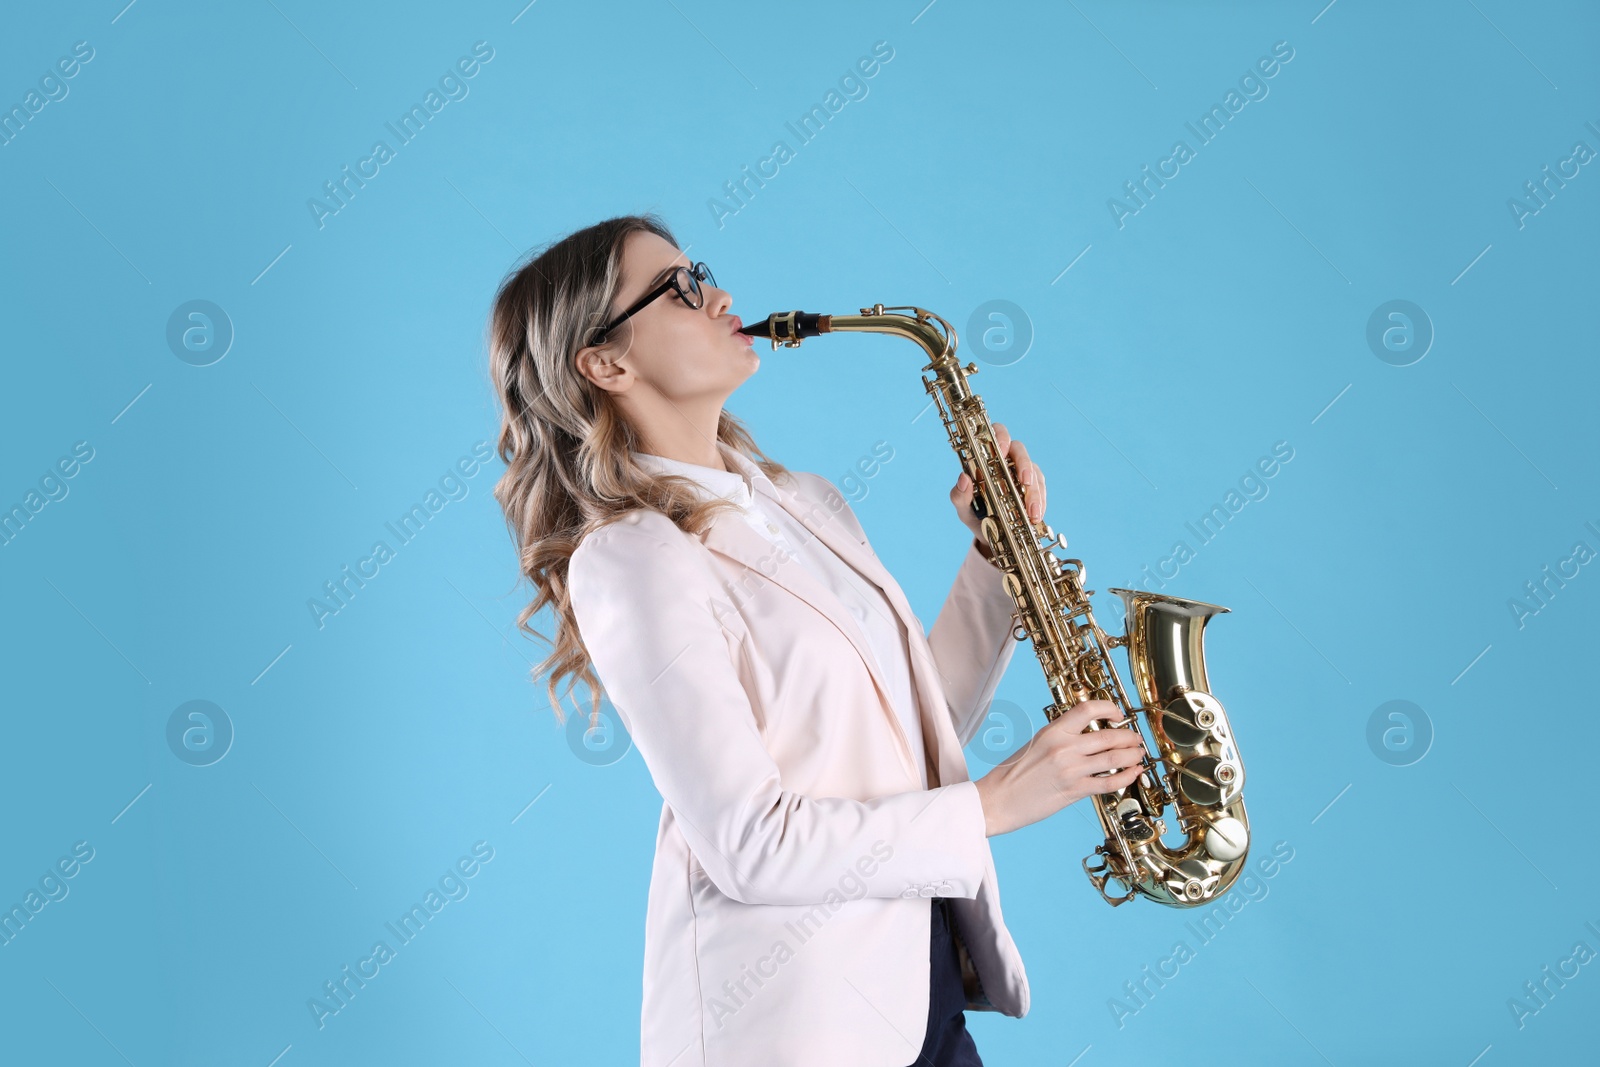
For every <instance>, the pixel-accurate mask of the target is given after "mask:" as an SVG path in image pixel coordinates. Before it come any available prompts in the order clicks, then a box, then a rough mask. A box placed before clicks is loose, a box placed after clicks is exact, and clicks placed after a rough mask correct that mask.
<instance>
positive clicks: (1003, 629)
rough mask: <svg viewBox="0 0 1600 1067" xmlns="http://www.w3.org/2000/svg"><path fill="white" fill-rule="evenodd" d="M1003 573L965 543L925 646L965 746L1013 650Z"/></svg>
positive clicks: (972, 544) (971, 544) (1011, 608)
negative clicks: (947, 594) (947, 593)
mask: <svg viewBox="0 0 1600 1067" xmlns="http://www.w3.org/2000/svg"><path fill="white" fill-rule="evenodd" d="M1002 577H1003V576H1002V573H1001V571H1000V568H999V567H996V566H995V565H994V564H993V563H991V562H989V561H988V560H987V559H985V558H984V555H983V553H982V552H981V551H980V550H979V549H978V543H977V541H976V540H974V541H972V542H969V544H968V546H967V554H966V556H965V557H964V558H963V559H962V561H961V568H960V569H959V570H957V571H956V580H955V584H954V585H952V586H951V587H950V595H949V596H947V597H945V601H944V606H943V607H941V608H940V609H939V615H938V617H937V618H936V619H934V620H933V629H932V630H930V631H929V632H928V647H929V649H930V650H932V652H933V662H934V664H935V665H936V666H937V668H938V670H939V678H940V681H941V682H942V683H943V685H944V693H945V699H946V701H947V703H948V704H949V707H950V717H951V719H952V720H953V721H954V723H955V727H956V738H957V740H958V741H960V743H961V745H962V747H963V748H965V747H966V745H967V742H969V741H971V740H972V736H973V735H974V734H975V733H977V732H978V727H979V726H981V725H982V724H983V719H984V714H985V713H986V712H987V711H988V709H989V702H990V701H992V700H993V699H994V694H995V690H996V689H998V688H999V687H1000V679H1001V678H1002V677H1003V676H1004V675H1005V672H1006V667H1007V666H1008V665H1009V664H1010V663H1011V657H1012V655H1013V654H1015V652H1016V649H1017V642H1016V640H1015V639H1013V638H1012V636H1011V633H1012V629H1013V627H1014V626H1015V625H1016V623H1015V621H1014V620H1013V619H1012V613H1013V612H1014V611H1015V610H1016V604H1015V603H1014V602H1013V601H1012V599H1011V594H1010V593H1008V592H1006V589H1005V585H1004V584H1003V582H1002Z"/></svg>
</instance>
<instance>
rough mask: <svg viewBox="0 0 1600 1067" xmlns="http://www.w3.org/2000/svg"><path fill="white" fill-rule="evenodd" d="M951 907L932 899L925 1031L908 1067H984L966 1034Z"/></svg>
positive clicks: (959, 965)
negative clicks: (951, 928)
mask: <svg viewBox="0 0 1600 1067" xmlns="http://www.w3.org/2000/svg"><path fill="white" fill-rule="evenodd" d="M949 908H950V905H949V903H948V902H946V901H945V900H944V898H942V897H934V898H933V921H932V922H931V923H930V924H929V925H930V927H931V928H932V938H931V944H930V946H929V948H928V1030H927V1035H926V1036H925V1037H924V1038H923V1041H922V1051H921V1052H920V1053H919V1054H918V1055H917V1059H916V1062H915V1063H912V1064H910V1065H909V1067H983V1061H982V1060H981V1059H979V1058H978V1046H977V1045H976V1044H974V1043H973V1040H972V1035H971V1034H970V1033H968V1032H967V1016H966V1013H965V1012H964V1011H963V1009H964V1008H965V1007H966V1003H967V995H966V992H965V991H964V990H963V989H962V988H961V958H960V957H959V956H958V955H957V954H956V942H955V936H954V935H953V934H952V933H951V932H950V912H949Z"/></svg>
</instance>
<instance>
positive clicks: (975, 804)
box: [883, 781, 990, 900]
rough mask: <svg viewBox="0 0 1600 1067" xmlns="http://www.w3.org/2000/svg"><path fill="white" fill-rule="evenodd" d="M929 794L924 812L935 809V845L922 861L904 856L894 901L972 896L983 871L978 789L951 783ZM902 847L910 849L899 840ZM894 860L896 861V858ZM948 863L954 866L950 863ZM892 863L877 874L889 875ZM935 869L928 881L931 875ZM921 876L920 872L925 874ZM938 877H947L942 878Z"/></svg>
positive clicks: (984, 836) (985, 841) (985, 859)
mask: <svg viewBox="0 0 1600 1067" xmlns="http://www.w3.org/2000/svg"><path fill="white" fill-rule="evenodd" d="M929 793H930V794H932V795H934V800H933V803H931V804H930V805H929V808H930V809H935V810H936V811H937V814H938V819H937V843H934V844H931V847H930V848H929V852H928V854H927V855H926V857H924V856H922V855H918V854H916V851H913V853H912V854H910V855H907V856H905V857H904V861H903V866H902V870H905V871H906V874H905V875H904V876H902V879H901V882H900V885H901V889H900V896H902V897H965V898H967V899H969V900H970V899H972V898H974V897H976V896H977V895H978V887H979V886H980V885H982V884H983V877H984V874H985V872H986V871H987V870H988V868H989V863H990V858H989V835H988V832H987V828H986V824H985V822H984V818H983V799H982V798H981V797H980V796H979V795H978V784H977V783H976V782H972V781H963V782H953V783H951V784H950V785H947V786H940V787H938V788H936V789H933V790H930V791H929ZM901 840H902V846H901V847H902V848H904V847H906V846H907V845H910V844H911V841H910V840H907V839H904V838H903V839H901ZM896 858H899V857H896ZM952 860H953V861H954V862H952ZM894 867H895V863H894V861H893V860H890V861H889V862H886V863H885V864H884V865H883V869H884V870H885V871H886V872H887V871H892V870H894ZM935 870H938V871H939V872H940V876H939V877H938V878H934V877H932V876H931V872H932V871H935ZM925 872H926V873H925ZM944 872H949V873H948V875H946V874H945V873H944Z"/></svg>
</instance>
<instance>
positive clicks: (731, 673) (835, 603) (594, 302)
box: [490, 216, 1143, 1067]
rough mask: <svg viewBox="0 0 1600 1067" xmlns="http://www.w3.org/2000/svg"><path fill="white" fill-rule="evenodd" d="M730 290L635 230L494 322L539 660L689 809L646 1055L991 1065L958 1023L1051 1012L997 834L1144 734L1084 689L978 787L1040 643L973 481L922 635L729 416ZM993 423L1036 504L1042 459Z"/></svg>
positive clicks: (603, 237) (1128, 759) (595, 246)
mask: <svg viewBox="0 0 1600 1067" xmlns="http://www.w3.org/2000/svg"><path fill="white" fill-rule="evenodd" d="M732 303H733V299H732V297H731V296H729V294H728V293H727V292H726V291H724V290H722V289H719V288H717V286H716V283H715V280H714V278H713V276H712V274H711V272H710V270H709V269H707V268H706V267H705V265H704V264H700V263H690V262H689V260H688V259H687V258H686V257H685V256H684V255H683V253H682V252H680V251H679V249H678V246H677V243H676V241H675V240H674V239H673V236H672V234H671V232H670V231H669V230H668V229H667V228H666V226H665V225H664V224H663V223H662V222H661V221H660V220H659V219H657V218H655V217H654V216H626V217H622V218H615V219H609V220H607V221H605V222H602V223H599V224H598V225H595V226H591V227H589V228H588V229H584V230H580V231H578V232H577V233H574V234H572V235H570V236H568V237H566V238H565V239H563V240H561V241H559V242H557V243H555V244H554V245H552V246H550V247H549V248H548V249H547V250H545V251H544V252H543V253H541V254H539V255H538V256H537V257H536V258H534V259H532V260H531V261H529V262H527V263H526V265H524V266H522V267H520V269H517V270H515V271H513V272H512V273H511V274H510V275H509V276H508V277H507V279H506V281H505V283H504V284H503V285H502V287H501V289H500V291H499V293H498V294H497V296H496V298H495V302H494V311H493V319H492V322H491V337H490V358H491V363H492V372H493V377H494V382H495V386H496V388H497V390H498V392H499V396H500V401H501V404H502V405H503V422H502V426H501V431H500V438H499V452H500V456H501V458H502V459H503V460H504V461H505V464H506V471H505V474H504V476H503V477H502V478H501V479H500V481H499V483H498V484H497V485H496V487H495V497H496V499H498V500H499V501H500V503H501V506H502V507H503V508H504V510H505V514H506V519H507V522H508V524H509V526H510V528H511V532H512V535H513V538H514V540H515V541H516V543H517V546H518V549H519V551H520V555H521V570H522V573H523V574H524V575H526V576H527V577H528V578H529V580H530V581H531V582H532V584H533V586H534V588H535V589H536V591H537V593H536V597H535V599H534V600H533V602H532V603H531V604H529V605H528V607H527V608H526V609H525V610H524V611H523V612H522V613H521V616H520V618H519V620H518V623H519V625H520V626H521V627H522V628H523V629H525V630H527V631H528V632H529V633H532V634H534V635H535V636H542V635H539V634H538V632H537V631H536V630H533V629H532V627H530V626H529V625H528V620H529V619H530V618H531V617H532V616H533V615H534V614H535V613H536V612H538V611H539V610H540V609H542V608H544V607H549V608H550V609H551V611H552V614H553V617H554V622H555V636H554V638H553V640H551V641H550V644H551V646H552V651H551V655H550V656H549V658H548V659H547V660H546V661H545V662H544V663H542V664H541V665H540V666H539V667H538V668H537V670H536V672H535V674H536V677H537V675H538V674H543V673H545V672H546V671H548V678H547V682H546V684H547V687H548V692H549V695H550V698H551V705H552V707H553V708H556V709H559V708H560V707H561V702H560V700H559V699H558V698H557V692H556V689H557V683H558V682H559V681H560V680H561V679H563V678H565V679H567V680H568V681H567V689H566V692H567V693H568V694H570V693H571V692H572V688H573V685H574V683H575V682H576V681H579V680H581V681H583V682H584V683H585V684H586V685H587V686H588V687H589V689H590V692H591V695H592V702H591V705H590V707H591V713H592V714H594V715H598V711H599V690H600V689H601V688H602V686H603V688H604V690H605V691H606V693H607V694H608V695H609V697H610V699H611V702H612V704H613V706H614V707H615V709H616V711H617V714H618V716H619V717H620V718H621V719H622V723H623V725H624V726H625V727H626V729H627V730H628V732H629V735H630V736H631V738H632V740H633V743H634V744H635V745H636V746H637V747H638V749H639V754H640V755H641V756H642V757H643V759H644V762H645V766H646V767H647V768H648V770H649V772H650V775H651V777H652V779H653V780H654V782H655V785H656V788H657V789H658V790H659V791H660V793H661V796H662V798H663V800H664V803H663V805H662V809H661V821H660V827H659V832H658V837H657V841H656V855H655V863H654V867H653V872H652V876H651V882H650V894H649V903H648V906H647V912H646V918H645V934H644V954H645V974H644V992H643V1010H642V1033H641V1041H640V1047H641V1062H642V1063H643V1064H647V1065H651V1067H668V1065H671V1067H690V1065H708V1067H709V1065H738V1067H747V1065H750V1064H762V1065H763V1067H773V1065H785V1064H795V1065H801V1064H804V1065H807V1067H810V1065H815V1064H828V1065H830V1067H851V1065H860V1067H901V1065H904V1064H909V1063H916V1064H934V1065H945V1064H961V1065H971V1064H979V1063H980V1061H979V1059H978V1054H977V1051H976V1049H975V1048H974V1046H973V1041H972V1037H971V1035H970V1034H969V1033H968V1032H967V1030H966V1027H965V1016H964V1015H963V1010H964V1009H967V1008H972V1009H975V1010H987V1011H999V1012H1002V1013H1004V1014H1006V1015H1011V1016H1016V1017H1020V1016H1022V1015H1023V1014H1025V1013H1026V1012H1027V1010H1028V982H1027V976H1026V974H1025V972H1024V970H1023V965H1022V959H1021V957H1020V955H1019V954H1018V952H1017V949H1016V946H1015V944H1014V943H1013V942H1012V939H1011V936H1010V934H1009V933H1008V932H1007V930H1006V926H1005V922H1004V920H1003V918H1002V916H1001V912H1000V893H999V886H998V881H997V878H996V875H995V870H994V863H993V859H992V857H991V855H990V851H989V844H988V838H989V837H992V836H994V835H995V834H1002V833H1007V832H1009V831H1012V830H1015V829H1018V828H1019V827H1022V826H1026V825H1029V824H1030V823H1033V822H1037V821H1038V820H1040V819H1043V818H1045V817H1046V816H1048V815H1050V814H1052V813H1054V812H1056V811H1058V810H1060V809H1061V808H1063V807H1065V806H1066V805H1067V804H1070V803H1072V802H1073V801H1075V800H1078V799H1080V798H1082V797H1085V796H1088V795H1091V794H1093V793H1097V792H1108V791H1110V790H1112V789H1117V788H1120V787H1122V786H1124V785H1126V784H1128V783H1129V782H1131V781H1132V780H1133V779H1134V777H1136V776H1137V774H1138V772H1139V769H1140V768H1139V766H1138V765H1137V764H1136V763H1134V762H1133V761H1134V760H1137V759H1140V758H1142V757H1143V752H1142V751H1140V752H1137V753H1135V751H1134V746H1138V745H1139V744H1140V742H1139V740H1138V738H1137V736H1136V735H1135V734H1134V733H1133V732H1132V731H1127V730H1103V731H1095V732H1090V733H1084V732H1083V730H1084V727H1085V726H1086V725H1087V724H1088V723H1089V722H1090V721H1091V720H1092V719H1096V718H1112V717H1114V716H1116V715H1117V711H1116V708H1115V707H1114V706H1113V705H1111V704H1109V703H1106V702H1104V701H1086V702H1084V703H1082V704H1080V705H1078V706H1077V707H1075V708H1074V709H1073V710H1072V711H1071V712H1070V713H1068V714H1067V715H1064V716H1061V717H1060V718H1058V719H1057V720H1056V721H1055V722H1053V723H1051V724H1050V725H1048V726H1046V727H1045V728H1044V729H1042V730H1040V731H1039V733H1038V734H1037V735H1036V736H1035V737H1034V739H1033V740H1032V741H1031V742H1030V743H1029V744H1028V745H1027V746H1025V747H1024V748H1023V750H1022V751H1021V752H1019V753H1018V754H1017V755H1016V756H1014V757H1013V758H1011V759H1009V760H1007V761H1006V762H1005V763H1004V764H1002V765H1001V766H999V767H997V768H995V769H994V770H993V771H991V772H990V773H989V774H987V775H986V776H985V777H984V778H983V779H982V780H980V781H978V782H972V781H971V780H969V778H968V774H967V768H966V762H965V759H964V757H963V756H962V752H961V748H962V746H963V745H964V744H965V743H966V742H967V741H968V740H969V739H970V738H971V736H972V735H973V734H974V733H975V732H976V731H977V729H978V727H979V726H980V724H981V721H982V719H983V716H984V713H985V710H986V708H987V706H988V704H989V701H990V699H991V698H992V696H993V694H994V691H995V688H996V687H997V686H998V685H999V681H1000V676H1001V674H1002V672H1003V671H1004V669H1005V667H1006V665H1007V663H1008V662H1009V660H1010V657H1011V654H1012V651H1013V649H1014V647H1015V644H1016V642H1015V641H1013V640H1012V638H1011V629H1012V625H1013V624H1012V608H1013V605H1012V603H1011V599H1010V597H1009V595H1008V594H1007V593H1006V592H1005V590H1004V588H1003V587H1002V585H1001V575H1000V572H999V570H998V569H997V568H996V567H995V566H994V565H993V564H991V563H990V562H989V561H988V546H987V545H986V544H985V543H984V541H983V538H982V534H981V532H980V528H979V525H978V520H977V517H976V516H975V514H974V513H973V511H972V508H971V501H972V493H973V487H972V484H971V482H970V479H969V478H968V477H967V475H966V474H965V473H963V474H962V475H961V476H960V478H959V479H958V480H957V482H956V484H955V487H954V488H952V489H951V490H950V501H951V503H952V504H953V505H954V508H955V511H956V515H957V518H958V519H959V520H960V521H961V522H962V523H963V524H964V525H966V526H967V527H968V528H969V529H970V530H972V531H973V533H974V535H975V536H974V540H973V542H972V544H971V545H970V547H969V548H968V550H967V552H966V554H965V557H964V558H963V560H962V561H961V563H960V566H959V567H958V568H957V570H956V574H955V582H954V585H953V587H952V588H951V591H950V594H949V596H948V598H947V599H946V600H945V603H944V606H943V608H942V609H941V611H940V613H939V615H938V618H937V619H936V620H935V622H934V625H933V629H932V630H931V631H929V632H928V633H927V634H926V635H925V634H924V632H923V627H922V624H921V622H920V620H919V619H918V618H917V617H916V616H915V615H914V614H912V612H911V608H910V605H909V604H908V603H907V601H906V598H905V596H904V594H903V593H902V592H901V590H900V586H899V584H898V583H896V582H895V580H894V578H893V577H892V576H890V574H889V573H888V572H887V571H886V570H885V569H884V568H883V565H882V564H881V563H880V562H879V561H878V559H877V556H876V555H875V554H874V553H873V551H872V548H871V546H870V544H869V543H868V539H867V535H866V533H865V531H864V530H863V529H862V527H861V524H860V523H859V522H858V521H857V520H856V517H855V515H854V513H853V512H852V511H851V509H850V507H849V505H848V504H847V503H846V502H845V501H844V499H843V497H842V496H840V494H839V493H838V492H837V490H836V489H835V488H834V486H833V485H832V483H830V482H829V481H828V480H827V479H826V478H822V477H819V476H818V475H815V474H806V473H799V472H792V471H789V470H787V469H786V468H784V467H783V466H781V465H779V464H777V463H775V462H773V461H771V460H769V459H767V458H766V456H765V454H764V453H762V452H761V451H760V449H759V448H757V446H756V444H755V441H754V440H753V439H752V437H751V435H750V433H749V432H748V431H747V430H746V429H745V428H744V426H743V424H742V423H741V422H740V421H739V420H738V419H737V418H735V417H734V416H733V415H732V414H730V413H729V412H728V411H726V410H725V409H724V406H723V405H724V404H725V403H726V401H727V400H728V398H729V396H731V395H732V394H733V392H734V391H735V390H736V389H738V387H739V386H740V385H741V384H743V383H744V382H745V381H746V380H747V379H748V378H749V377H750V376H751V375H752V374H754V373H755V372H756V369H757V368H758V367H759V366H760V362H761V361H760V357H759V356H758V355H757V353H756V351H755V349H754V346H753V345H752V344H751V341H750V339H749V338H747V337H745V336H743V335H741V334H739V333H738V332H737V331H738V329H739V328H740V326H741V325H742V324H741V322H740V320H739V317H738V316H736V315H732V314H729V308H730V306H731V305H732ZM995 436H996V438H997V441H998V443H999V444H1000V446H1001V447H1002V448H1003V449H1005V450H1006V454H1007V456H1008V458H1009V459H1010V460H1011V462H1012V463H1013V465H1014V467H1015V469H1016V470H1017V472H1018V475H1019V477H1020V479H1021V482H1022V485H1023V486H1024V487H1025V494H1026V496H1027V499H1028V502H1029V506H1030V509H1031V511H1032V516H1033V518H1035V519H1038V518H1039V517H1041V516H1042V515H1043V513H1044V504H1045V483H1044V476H1043V473H1042V472H1041V471H1040V470H1039V468H1038V466H1037V465H1036V464H1034V463H1032V462H1031V461H1030V460H1029V459H1028V453H1027V450H1026V449H1025V448H1024V447H1023V445H1022V444H1021V442H1017V441H1012V440H1010V438H1009V435H1008V434H1006V432H1005V429H1004V427H1003V426H998V425H997V426H996V427H995ZM560 714H561V713H560V711H559V710H557V716H558V718H559V717H560ZM1107 771H1116V773H1115V774H1113V775H1111V776H1109V777H1094V776H1095V775H1096V774H1099V773H1101V772H1107Z"/></svg>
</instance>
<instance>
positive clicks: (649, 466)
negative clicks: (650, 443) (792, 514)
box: [633, 441, 777, 509]
mask: <svg viewBox="0 0 1600 1067" xmlns="http://www.w3.org/2000/svg"><path fill="white" fill-rule="evenodd" d="M717 450H718V451H719V452H720V453H721V454H722V460H723V462H724V463H726V464H727V465H728V468H729V469H728V470H725V471H719V470H717V469H716V468H715V467H706V466H702V465H701V464H699V463H685V462H683V461H682V460H679V459H669V458H667V457H666V456H657V455H653V454H651V453H648V452H635V453H633V458H634V459H635V460H637V461H638V463H639V464H640V465H641V466H643V467H644V468H645V469H646V470H650V471H654V472H656V473H660V474H677V475H682V476H683V477H685V478H688V479H689V480H691V481H692V482H694V483H695V488H696V489H697V490H698V491H699V493H700V495H701V496H702V497H703V498H707V499H709V498H710V497H722V498H723V499H726V500H731V501H733V502H734V503H735V504H738V505H739V507H740V508H741V509H748V508H749V507H750V505H751V503H752V502H753V492H752V491H753V490H757V489H759V490H762V491H764V492H766V493H767V494H768V495H770V496H776V495H777V494H776V491H775V490H774V489H773V488H772V482H771V480H770V479H769V478H768V477H767V476H766V473H765V472H764V471H762V469H761V468H760V467H759V466H757V465H756V463H755V462H754V461H753V460H751V459H750V458H749V457H748V456H746V455H744V454H743V453H742V452H740V451H739V450H738V449H736V448H733V447H732V446H730V445H729V444H727V443H726V442H725V441H718V442H717Z"/></svg>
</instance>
